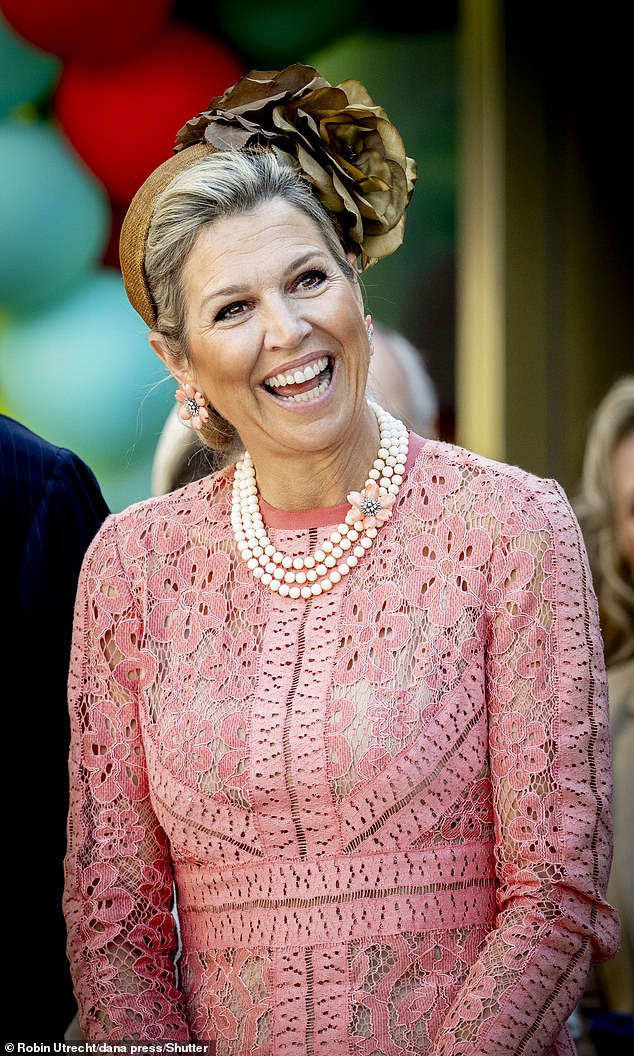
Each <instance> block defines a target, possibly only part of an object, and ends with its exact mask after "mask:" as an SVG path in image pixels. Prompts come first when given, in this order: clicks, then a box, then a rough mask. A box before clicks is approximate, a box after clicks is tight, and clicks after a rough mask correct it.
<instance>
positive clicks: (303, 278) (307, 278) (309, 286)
mask: <svg viewBox="0 0 634 1056" xmlns="http://www.w3.org/2000/svg"><path fill="white" fill-rule="evenodd" d="M326 278H327V275H326V272H325V271H322V269H321V268H311V269H310V271H303V272H302V274H301V275H300V276H299V278H298V279H297V280H296V282H295V286H296V287H297V288H298V289H303V290H313V289H315V288H316V287H317V286H321V285H322V283H324V282H325V281H326Z"/></svg>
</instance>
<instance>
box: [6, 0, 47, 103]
mask: <svg viewBox="0 0 634 1056" xmlns="http://www.w3.org/2000/svg"><path fill="white" fill-rule="evenodd" d="M61 69H62V61H61V59H60V58H58V56H56V55H49V54H48V53H47V52H45V51H41V50H40V49H39V48H35V47H33V45H32V44H29V43H28V42H27V41H26V40H23V39H22V37H20V36H18V34H17V33H16V32H15V31H14V30H13V29H12V28H11V26H10V25H9V24H8V23H7V21H6V19H5V18H4V17H3V15H2V12H1V11H0V70H1V71H2V74H1V75H0V118H4V117H7V116H8V115H9V114H10V113H11V111H12V110H13V108H14V107H16V106H22V105H28V104H32V105H37V104H38V103H39V102H40V100H42V99H44V98H46V96H47V95H48V94H49V93H50V92H51V90H52V88H53V86H54V84H55V83H56V81H57V78H58V77H59V74H60V73H61Z"/></svg>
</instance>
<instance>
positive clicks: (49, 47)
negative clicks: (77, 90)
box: [2, 0, 174, 64]
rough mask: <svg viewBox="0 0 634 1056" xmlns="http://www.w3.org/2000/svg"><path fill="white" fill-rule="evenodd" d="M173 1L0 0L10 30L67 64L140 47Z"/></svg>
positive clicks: (165, 18)
mask: <svg viewBox="0 0 634 1056" xmlns="http://www.w3.org/2000/svg"><path fill="white" fill-rule="evenodd" d="M173 6H174V0H55V2H54V3H51V0H2V13H3V15H4V17H5V18H6V20H7V22H9V24H10V25H11V26H13V28H14V29H15V31H16V33H19V34H20V36H22V37H24V39H25V40H28V41H29V42H30V43H31V44H37V46H38V47H40V48H43V50H44V51H49V52H51V54H52V55H59V56H61V58H63V59H64V60H68V61H70V62H81V63H85V64H87V63H91V62H95V61H96V62H100V61H103V60H106V61H109V60H111V59H113V58H117V57H119V56H121V55H125V54H126V53H129V52H132V51H133V50H134V49H135V48H136V47H138V46H139V44H141V45H143V44H144V42H145V41H146V40H148V39H149V38H150V37H151V36H152V35H153V34H154V33H156V32H158V30H159V29H161V28H162V27H163V26H164V25H165V24H166V23H167V21H168V19H169V17H170V15H171V11H172V8H173Z"/></svg>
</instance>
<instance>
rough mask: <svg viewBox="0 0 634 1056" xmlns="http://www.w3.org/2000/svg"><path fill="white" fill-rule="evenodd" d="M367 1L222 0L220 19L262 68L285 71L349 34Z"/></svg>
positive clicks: (233, 39)
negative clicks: (304, 2)
mask: <svg viewBox="0 0 634 1056" xmlns="http://www.w3.org/2000/svg"><path fill="white" fill-rule="evenodd" d="M362 7H363V4H362V0H322V2H321V3H314V4H298V3H297V0H267V2H266V3H262V0H242V2H241V3H239V4H236V3H235V0H218V2H217V4H216V7H215V18H216V22H217V24H218V26H219V27H220V29H221V30H222V32H223V34H224V36H226V38H227V40H229V41H231V43H232V44H234V45H235V46H236V47H238V48H239V49H240V50H241V51H242V52H244V53H245V54H247V55H251V56H253V59H254V62H255V64H256V65H257V67H258V68H259V69H272V68H273V69H280V68H282V67H284V66H288V65H290V64H291V63H294V62H303V61H304V60H303V59H302V56H303V55H305V54H306V52H308V51H309V50H311V49H313V48H321V47H324V45H326V44H328V43H329V42H330V41H333V40H336V39H337V37H338V36H340V34H341V33H343V32H345V31H346V30H348V29H349V28H350V27H351V25H352V24H353V23H354V22H355V20H356V19H357V17H358V16H359V14H360V12H361V9H362Z"/></svg>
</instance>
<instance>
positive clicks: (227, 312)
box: [216, 301, 245, 322]
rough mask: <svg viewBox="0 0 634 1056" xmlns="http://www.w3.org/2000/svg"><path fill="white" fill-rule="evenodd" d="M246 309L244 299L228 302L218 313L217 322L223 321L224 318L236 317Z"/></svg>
mask: <svg viewBox="0 0 634 1056" xmlns="http://www.w3.org/2000/svg"><path fill="white" fill-rule="evenodd" d="M244 309H245V302H244V301H234V302H233V304H227V305H225V307H224V308H221V309H220V311H219V312H218V313H217V315H216V322H222V321H223V319H236V318H237V317H238V316H239V315H240V314H241V313H242V312H243V311H244Z"/></svg>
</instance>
